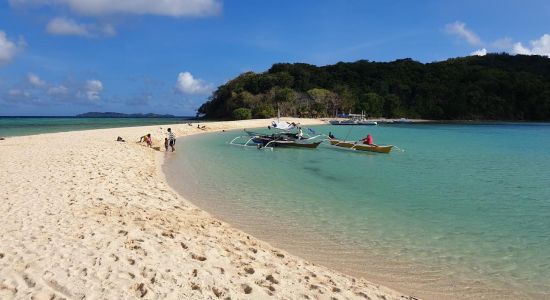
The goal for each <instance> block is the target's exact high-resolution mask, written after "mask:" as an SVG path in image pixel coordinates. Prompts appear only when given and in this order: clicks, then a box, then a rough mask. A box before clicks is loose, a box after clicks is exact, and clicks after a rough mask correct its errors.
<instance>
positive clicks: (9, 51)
mask: <svg viewBox="0 0 550 300" xmlns="http://www.w3.org/2000/svg"><path fill="white" fill-rule="evenodd" d="M25 45H26V43H25V41H24V40H23V39H22V38H20V39H19V41H18V42H14V41H12V40H9V39H8V37H7V35H6V33H5V32H4V31H1V30H0V65H3V64H6V63H9V62H11V61H12V60H13V59H14V58H15V56H16V55H17V54H19V52H21V51H22V50H23V48H25Z"/></svg>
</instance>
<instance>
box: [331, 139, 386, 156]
mask: <svg viewBox="0 0 550 300" xmlns="http://www.w3.org/2000/svg"><path fill="white" fill-rule="evenodd" d="M330 144H331V145H333V146H336V147H342V148H347V149H350V150H358V151H369V152H378V153H390V151H391V149H392V148H393V146H392V145H384V146H382V145H367V144H363V143H362V142H350V141H339V140H330Z"/></svg>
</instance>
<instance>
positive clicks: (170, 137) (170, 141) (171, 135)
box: [167, 128, 176, 152]
mask: <svg viewBox="0 0 550 300" xmlns="http://www.w3.org/2000/svg"><path fill="white" fill-rule="evenodd" d="M167 138H168V145H169V146H170V147H171V148H172V152H174V151H176V135H175V134H174V133H173V132H172V129H171V128H168V134H167Z"/></svg>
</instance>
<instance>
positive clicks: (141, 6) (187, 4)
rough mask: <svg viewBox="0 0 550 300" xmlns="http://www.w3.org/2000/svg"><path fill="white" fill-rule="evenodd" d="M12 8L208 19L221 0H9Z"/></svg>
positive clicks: (101, 14) (219, 5) (215, 12)
mask: <svg viewBox="0 0 550 300" xmlns="http://www.w3.org/2000/svg"><path fill="white" fill-rule="evenodd" d="M10 4H11V5H12V6H18V7H25V6H27V7H28V6H42V5H59V6H66V7H69V8H70V9H71V10H73V11H75V12H77V13H79V14H82V15H91V16H103V15H111V14H134V15H146V14H149V15H160V16H172V17H181V16H207V15H217V14H219V13H220V11H221V7H222V5H221V2H220V1H219V0H117V1H112V0H10Z"/></svg>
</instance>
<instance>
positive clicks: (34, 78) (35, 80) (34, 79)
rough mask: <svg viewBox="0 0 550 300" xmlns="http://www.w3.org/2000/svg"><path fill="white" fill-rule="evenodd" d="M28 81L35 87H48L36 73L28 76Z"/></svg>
mask: <svg viewBox="0 0 550 300" xmlns="http://www.w3.org/2000/svg"><path fill="white" fill-rule="evenodd" d="M27 81H28V82H29V83H30V84H31V85H32V86H34V87H43V86H45V85H46V82H45V81H44V80H42V79H41V78H40V77H38V75H36V74H34V73H29V74H27Z"/></svg>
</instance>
